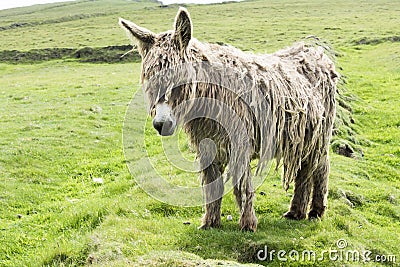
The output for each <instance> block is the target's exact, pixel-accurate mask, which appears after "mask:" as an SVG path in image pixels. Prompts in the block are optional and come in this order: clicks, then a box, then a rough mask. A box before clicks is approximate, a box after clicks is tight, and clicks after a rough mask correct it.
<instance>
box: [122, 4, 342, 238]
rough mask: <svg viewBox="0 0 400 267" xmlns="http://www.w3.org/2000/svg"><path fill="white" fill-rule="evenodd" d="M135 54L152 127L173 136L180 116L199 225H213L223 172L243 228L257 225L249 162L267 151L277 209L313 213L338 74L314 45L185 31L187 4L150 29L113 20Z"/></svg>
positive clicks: (325, 169) (322, 194)
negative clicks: (241, 42) (201, 203)
mask: <svg viewBox="0 0 400 267" xmlns="http://www.w3.org/2000/svg"><path fill="white" fill-rule="evenodd" d="M119 24H120V26H121V27H122V28H124V29H125V30H126V32H127V34H128V37H130V38H131V39H132V40H133V42H134V44H136V45H137V48H138V51H139V53H140V55H141V57H142V75H141V81H142V84H143V87H144V90H145V92H146V95H147V96H148V99H149V110H150V113H151V115H152V117H153V126H154V128H155V129H156V130H157V131H158V133H159V134H160V135H163V136H168V135H172V134H173V133H174V131H175V128H176V127H177V125H179V124H183V128H184V130H185V132H186V133H187V134H188V137H189V140H190V142H191V143H192V145H193V147H194V148H195V150H196V153H197V156H198V158H199V161H200V167H201V171H200V175H201V180H202V185H203V190H204V195H205V214H204V217H203V220H202V225H201V226H200V227H199V228H200V229H207V228H210V227H219V226H220V225H221V201H222V196H223V191H224V179H223V178H222V174H223V173H224V172H225V173H226V174H227V176H228V178H231V179H232V182H233V193H234V195H235V197H236V201H237V204H238V207H239V209H240V220H239V225H240V228H241V229H242V230H247V231H256V228H257V218H256V215H255V211H254V207H253V202H254V198H255V189H254V188H253V184H252V172H251V167H250V162H251V160H253V159H258V165H257V171H256V174H257V173H260V172H261V171H262V169H263V168H264V167H265V166H266V164H267V163H268V162H270V161H272V160H273V159H274V158H275V159H276V162H277V168H279V167H280V166H282V167H283V175H282V181H283V185H284V187H285V189H286V190H288V188H289V184H290V183H291V182H292V181H294V194H293V198H292V200H291V205H290V209H289V211H288V212H286V213H285V214H284V215H283V216H284V217H285V218H288V219H294V220H300V219H305V218H306V217H307V211H308V208H309V209H310V210H309V212H308V218H309V219H316V218H321V217H322V216H323V214H324V212H325V210H326V207H327V192H328V176H329V155H328V153H329V143H330V139H331V135H332V128H333V121H334V118H335V112H336V109H335V93H336V84H337V82H338V79H339V75H338V73H337V72H336V71H335V66H334V63H333V61H332V60H331V59H330V58H329V57H328V56H327V55H326V54H325V52H324V49H323V48H322V47H319V46H317V45H306V44H305V43H302V42H301V43H297V44H295V45H293V46H292V47H289V48H286V49H283V50H280V51H278V52H276V53H274V54H264V55H255V54H251V53H244V52H242V51H240V50H239V49H236V48H234V47H231V46H228V45H217V44H209V43H202V42H200V41H198V40H197V39H195V38H194V37H193V36H192V29H193V26H192V21H191V18H190V14H189V12H188V11H187V10H186V9H185V8H182V7H181V8H180V9H179V11H178V13H177V15H176V18H175V23H174V30H171V31H167V32H163V33H159V34H155V33H153V32H151V31H150V30H148V29H145V28H142V27H140V26H138V25H136V24H134V23H133V22H130V21H128V20H125V19H122V18H120V19H119Z"/></svg>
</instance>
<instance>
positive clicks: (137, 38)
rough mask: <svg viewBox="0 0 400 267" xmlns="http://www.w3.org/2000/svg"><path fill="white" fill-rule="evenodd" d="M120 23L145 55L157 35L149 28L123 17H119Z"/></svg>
mask: <svg viewBox="0 0 400 267" xmlns="http://www.w3.org/2000/svg"><path fill="white" fill-rule="evenodd" d="M119 25H120V26H121V27H122V28H123V29H125V30H126V33H127V35H128V37H129V38H130V39H131V40H132V41H133V43H134V44H135V45H137V46H138V50H139V53H140V55H141V56H142V57H143V56H144V55H145V54H146V53H147V51H148V50H149V49H150V47H151V46H152V45H153V44H154V40H155V38H156V35H155V34H154V33H153V32H151V31H149V30H148V29H145V28H142V27H140V26H138V25H136V24H135V23H133V22H131V21H129V20H125V19H123V18H119Z"/></svg>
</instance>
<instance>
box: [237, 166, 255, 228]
mask: <svg viewBox="0 0 400 267" xmlns="http://www.w3.org/2000/svg"><path fill="white" fill-rule="evenodd" d="M233 183H234V188H233V193H234V195H235V197H236V202H237V204H238V206H239V209H240V220H239V225H240V228H241V229H242V230H243V231H252V232H255V231H256V229H257V217H256V214H255V212H254V207H253V200H254V189H253V184H252V181H251V171H250V166H249V167H248V168H247V170H246V171H245V173H244V174H243V175H242V177H240V179H239V180H237V178H235V179H233Z"/></svg>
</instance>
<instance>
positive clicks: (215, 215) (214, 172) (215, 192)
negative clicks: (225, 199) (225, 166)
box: [199, 163, 224, 229]
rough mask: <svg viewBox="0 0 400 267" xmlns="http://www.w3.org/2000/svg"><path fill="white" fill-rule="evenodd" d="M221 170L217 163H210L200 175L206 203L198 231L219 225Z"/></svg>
mask: <svg viewBox="0 0 400 267" xmlns="http://www.w3.org/2000/svg"><path fill="white" fill-rule="evenodd" d="M222 172H223V170H222V168H221V167H220V166H219V164H217V163H212V164H211V165H210V166H208V167H207V168H205V169H204V170H203V171H202V173H201V176H202V177H201V178H202V184H203V192H204V195H205V201H206V205H205V206H206V213H205V214H204V217H203V224H202V225H201V226H200V227H199V229H207V228H210V227H219V226H220V225H221V201H222V195H223V194H224V182H223V178H222Z"/></svg>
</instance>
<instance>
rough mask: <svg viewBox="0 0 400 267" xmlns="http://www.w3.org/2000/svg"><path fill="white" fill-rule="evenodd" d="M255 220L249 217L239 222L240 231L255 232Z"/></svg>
mask: <svg viewBox="0 0 400 267" xmlns="http://www.w3.org/2000/svg"><path fill="white" fill-rule="evenodd" d="M257 222H258V221H257V218H256V217H255V216H254V217H251V218H249V219H247V220H243V219H242V220H240V222H239V224H240V229H241V230H242V231H248V232H255V231H256V230H257Z"/></svg>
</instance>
